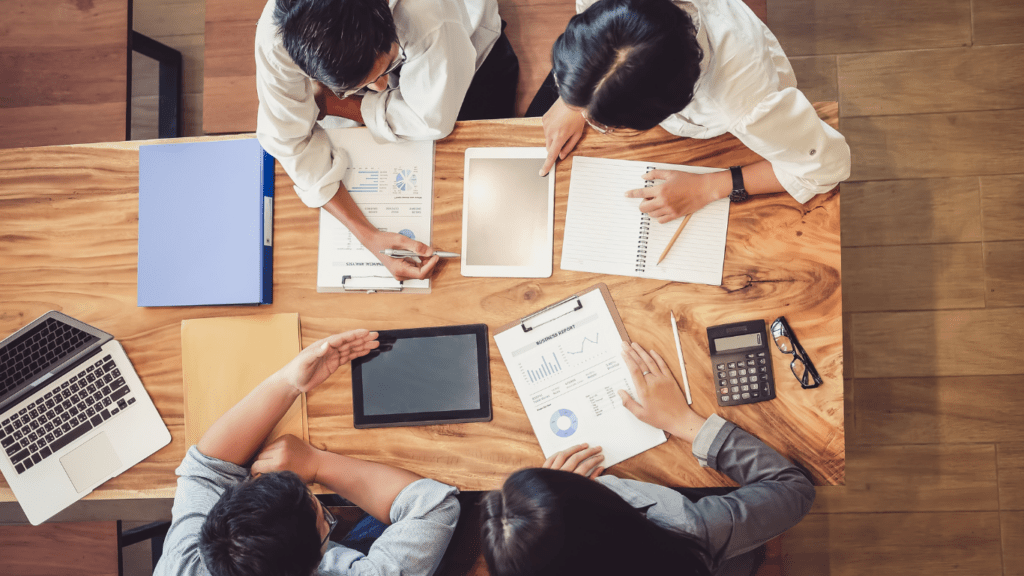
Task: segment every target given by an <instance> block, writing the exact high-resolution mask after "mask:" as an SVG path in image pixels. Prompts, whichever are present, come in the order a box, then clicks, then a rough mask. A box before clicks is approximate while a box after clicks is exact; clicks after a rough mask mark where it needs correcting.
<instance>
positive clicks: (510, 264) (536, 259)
mask: <svg viewBox="0 0 1024 576" xmlns="http://www.w3.org/2000/svg"><path fill="white" fill-rule="evenodd" d="M546 157H547V152H546V151H545V149H544V148H468V149H466V173H465V185H464V187H463V201H462V275H463V276H492V277H493V276H497V277H505V278H547V277H549V276H551V269H552V247H553V245H554V239H555V170H554V168H552V169H551V171H550V172H549V173H548V175H547V176H539V175H538V174H539V173H540V169H541V168H542V167H543V166H544V160H545V158H546Z"/></svg>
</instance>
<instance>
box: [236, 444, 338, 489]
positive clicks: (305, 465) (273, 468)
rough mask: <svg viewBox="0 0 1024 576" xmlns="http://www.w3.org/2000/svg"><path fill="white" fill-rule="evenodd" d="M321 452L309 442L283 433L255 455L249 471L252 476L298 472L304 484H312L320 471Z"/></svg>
mask: <svg viewBox="0 0 1024 576" xmlns="http://www.w3.org/2000/svg"><path fill="white" fill-rule="evenodd" d="M321 454H323V452H322V451H321V450H317V449H316V448H313V447H312V446H310V445H309V443H307V442H305V441H303V440H300V439H299V438H296V437H295V436H292V435H291V434H285V435H284V436H281V437H280V438H278V439H277V440H274V441H273V442H271V443H270V444H268V445H267V446H266V447H265V448H263V450H262V451H261V452H260V453H259V454H257V455H256V461H255V462H253V464H252V468H251V469H250V470H249V471H250V473H251V474H252V475H253V476H259V475H260V474H266V473H268V472H282V471H284V470H288V471H290V472H294V473H296V474H298V475H299V478H302V481H303V482H305V483H306V484H312V483H313V482H316V475H317V473H318V472H319V471H320V455H321Z"/></svg>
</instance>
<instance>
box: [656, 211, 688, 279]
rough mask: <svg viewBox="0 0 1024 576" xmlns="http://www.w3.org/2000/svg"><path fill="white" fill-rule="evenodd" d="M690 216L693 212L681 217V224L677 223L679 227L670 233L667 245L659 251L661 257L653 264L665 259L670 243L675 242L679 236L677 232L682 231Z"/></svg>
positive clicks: (670, 247) (670, 246)
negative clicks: (662, 250)
mask: <svg viewBox="0 0 1024 576" xmlns="http://www.w3.org/2000/svg"><path fill="white" fill-rule="evenodd" d="M692 216H693V213H692V212H691V213H689V214H687V215H686V218H683V222H682V224H680V225H679V229H678V230H676V233H675V234H673V235H672V239H671V240H669V241H668V246H665V251H664V252H662V253H661V257H659V258H658V262H657V264H655V266H657V265H658V264H661V261H662V260H664V259H665V256H668V251H669V250H671V249H672V245H673V244H675V243H676V238H679V233H680V232H682V231H683V228H686V223H687V222H689V221H690V218H691V217H692Z"/></svg>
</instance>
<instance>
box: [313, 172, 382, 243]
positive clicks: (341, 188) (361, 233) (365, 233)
mask: <svg viewBox="0 0 1024 576" xmlns="http://www.w3.org/2000/svg"><path fill="white" fill-rule="evenodd" d="M323 208H324V210H327V212H328V213H329V214H330V215H331V216H334V217H335V218H337V219H338V221H339V222H341V223H342V224H344V225H345V227H346V228H348V229H349V230H351V231H352V234H353V235H355V237H356V239H357V240H359V242H360V243H362V244H364V245H365V244H367V243H368V242H370V240H372V238H373V237H374V236H375V235H376V234H377V232H378V230H377V228H376V227H375V226H374V225H373V224H371V223H370V221H369V220H367V218H366V215H365V214H363V211H362V210H360V209H359V205H358V204H356V201H355V200H353V199H352V195H351V194H349V193H348V190H347V189H346V188H345V184H344V183H340V184H339V185H338V192H337V194H335V195H334V197H333V198H331V199H330V200H328V201H327V204H324V205H323Z"/></svg>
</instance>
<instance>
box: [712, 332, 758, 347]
mask: <svg viewBox="0 0 1024 576" xmlns="http://www.w3.org/2000/svg"><path fill="white" fill-rule="evenodd" d="M760 345H761V334H759V333H754V334H744V335H742V336H730V337H728V338H716V339H715V349H716V350H718V351H719V352H725V351H727V350H739V349H740V348H753V347H755V346H760Z"/></svg>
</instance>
